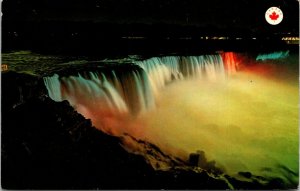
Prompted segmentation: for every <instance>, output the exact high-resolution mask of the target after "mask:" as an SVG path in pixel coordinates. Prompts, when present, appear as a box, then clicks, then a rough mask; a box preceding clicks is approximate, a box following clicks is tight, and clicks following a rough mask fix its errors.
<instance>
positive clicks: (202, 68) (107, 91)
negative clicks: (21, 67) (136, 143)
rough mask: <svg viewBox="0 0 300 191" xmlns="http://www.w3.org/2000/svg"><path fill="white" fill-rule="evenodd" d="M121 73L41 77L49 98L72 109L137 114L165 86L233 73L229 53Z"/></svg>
mask: <svg viewBox="0 0 300 191" xmlns="http://www.w3.org/2000/svg"><path fill="white" fill-rule="evenodd" d="M134 65H136V66H138V67H140V69H137V68H134V69H129V70H125V71H120V70H119V71H118V72H116V71H115V70H113V69H112V70H110V71H109V72H107V71H105V72H80V73H78V74H77V75H76V76H68V77H66V76H65V77H60V76H59V75H58V74H55V75H53V76H51V77H44V83H45V86H46V88H47V90H48V94H49V96H50V98H52V99H53V100H55V101H62V100H68V101H69V102H70V103H71V105H73V106H81V107H87V105H88V106H89V107H101V108H109V109H114V110H116V111H118V112H121V113H128V112H129V113H132V114H137V113H140V112H145V111H147V110H149V109H151V108H154V106H155V97H156V96H157V95H159V91H160V90H161V89H162V88H164V87H165V86H166V85H167V84H168V83H171V82H173V81H176V80H183V79H190V78H197V79H206V80H212V81H218V80H224V79H225V78H226V76H228V75H231V74H232V73H235V72H236V68H237V63H236V61H235V58H234V54H233V53H232V52H229V53H223V54H216V55H202V56H165V57H153V58H150V59H147V60H143V61H135V62H134Z"/></svg>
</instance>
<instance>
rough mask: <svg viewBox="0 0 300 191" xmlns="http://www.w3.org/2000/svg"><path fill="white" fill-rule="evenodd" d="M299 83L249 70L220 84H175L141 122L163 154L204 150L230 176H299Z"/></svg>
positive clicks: (199, 82)
mask: <svg viewBox="0 0 300 191" xmlns="http://www.w3.org/2000/svg"><path fill="white" fill-rule="evenodd" d="M297 84H298V83H297V82H294V83H291V82H289V81H284V80H274V79H270V77H268V78H264V77H261V76H260V75H258V74H255V73H251V72H240V73H237V74H235V76H233V77H232V78H229V79H227V80H225V81H221V82H220V81H218V82H209V81H203V80H201V81H195V80H190V81H189V80H186V81H181V82H176V83H174V84H171V85H169V86H168V87H166V88H165V89H164V90H163V91H162V92H161V95H160V97H159V99H158V103H157V108H156V109H155V110H154V111H152V112H150V113H147V115H145V116H141V119H140V120H142V121H143V122H144V123H145V124H146V125H145V127H144V129H145V132H146V135H145V136H146V137H147V139H148V140H150V141H151V142H154V143H155V144H158V145H159V146H160V147H161V148H163V149H164V150H165V151H169V152H172V149H171V148H176V149H177V150H180V151H182V153H185V154H186V155H185V156H182V157H187V155H188V154H189V153H192V152H195V151H197V150H203V151H204V152H205V154H206V156H207V158H208V159H209V160H215V161H216V162H217V166H219V167H221V168H223V169H225V170H226V172H227V173H228V174H230V175H235V174H237V173H238V172H240V171H250V172H251V173H252V174H256V175H262V176H281V173H280V172H279V170H278V169H277V167H278V165H284V166H285V167H287V168H289V169H290V170H292V171H294V172H295V173H298V163H299V162H298V161H299V159H298V145H299V143H298V85H297ZM266 168H271V169H272V171H263V170H262V169H266ZM296 181H297V180H296Z"/></svg>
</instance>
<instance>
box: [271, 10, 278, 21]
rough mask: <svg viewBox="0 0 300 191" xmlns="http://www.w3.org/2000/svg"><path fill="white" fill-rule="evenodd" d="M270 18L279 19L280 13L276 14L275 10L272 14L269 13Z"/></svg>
mask: <svg viewBox="0 0 300 191" xmlns="http://www.w3.org/2000/svg"><path fill="white" fill-rule="evenodd" d="M269 17H270V19H272V20H277V19H278V17H279V15H277V14H276V12H275V11H274V12H273V13H272V14H271V15H269Z"/></svg>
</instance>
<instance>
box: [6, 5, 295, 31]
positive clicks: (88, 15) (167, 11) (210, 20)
mask: <svg viewBox="0 0 300 191" xmlns="http://www.w3.org/2000/svg"><path fill="white" fill-rule="evenodd" d="M270 6H278V7H280V8H281V9H282V10H283V13H284V16H285V17H284V23H283V24H282V25H284V26H285V27H289V28H298V21H299V20H298V19H299V13H298V11H299V2H298V1H297V0H208V1H203V0H4V1H3V13H4V16H3V19H4V20H42V21H44V20H71V21H93V22H103V21H106V22H111V23H147V24H151V23H161V22H162V23H170V24H180V25H182V24H189V25H200V26H201V25H207V24H209V25H216V26H228V25H232V26H237V27H239V26H246V27H257V26H258V25H264V24H266V23H265V20H264V14H265V11H266V9H267V8H269V7H270Z"/></svg>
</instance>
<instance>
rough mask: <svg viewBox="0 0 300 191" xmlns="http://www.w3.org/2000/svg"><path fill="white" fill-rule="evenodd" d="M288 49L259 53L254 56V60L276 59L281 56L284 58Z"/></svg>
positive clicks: (287, 53) (287, 54)
mask: <svg viewBox="0 0 300 191" xmlns="http://www.w3.org/2000/svg"><path fill="white" fill-rule="evenodd" d="M289 53H290V52H289V51H279V52H273V53H269V54H259V55H258V56H257V57H256V60H262V61H264V60H276V59H281V58H286V57H288V56H289Z"/></svg>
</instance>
